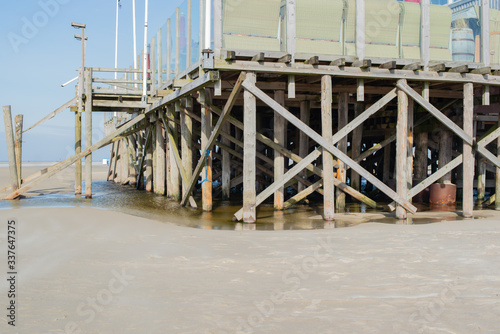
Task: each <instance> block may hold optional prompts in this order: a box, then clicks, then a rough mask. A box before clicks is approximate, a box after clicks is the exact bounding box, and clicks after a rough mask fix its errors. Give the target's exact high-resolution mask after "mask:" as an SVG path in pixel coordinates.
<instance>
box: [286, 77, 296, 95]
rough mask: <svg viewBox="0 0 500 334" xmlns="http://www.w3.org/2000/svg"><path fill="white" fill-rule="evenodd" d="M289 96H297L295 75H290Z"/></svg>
mask: <svg viewBox="0 0 500 334" xmlns="http://www.w3.org/2000/svg"><path fill="white" fill-rule="evenodd" d="M288 98H289V99H294V98H295V75H289V76H288Z"/></svg>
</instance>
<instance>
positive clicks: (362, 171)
mask: <svg viewBox="0 0 500 334" xmlns="http://www.w3.org/2000/svg"><path fill="white" fill-rule="evenodd" d="M243 86H244V87H245V88H246V89H248V90H250V91H251V92H252V94H254V95H255V97H257V98H259V99H260V100H262V101H263V102H264V103H265V104H267V105H268V106H270V107H271V108H272V109H274V110H275V111H278V112H279V113H280V114H281V115H282V116H283V117H285V118H286V119H287V120H288V122H290V123H292V124H293V125H295V126H296V127H297V128H299V129H300V130H301V131H304V132H306V133H307V134H308V136H309V137H310V138H311V139H313V140H314V141H316V142H317V143H318V144H319V145H321V146H322V147H323V148H325V149H327V150H328V152H330V153H332V154H333V155H334V156H336V157H337V158H339V159H341V160H342V161H343V162H344V163H345V164H347V165H348V166H350V167H351V168H352V169H353V170H355V171H357V172H358V173H359V174H360V175H361V176H363V177H364V178H365V179H366V180H367V181H368V182H371V183H372V184H373V185H375V186H376V187H377V188H378V189H379V190H380V191H382V192H384V193H385V194H386V195H388V196H389V197H393V198H394V199H395V200H396V202H398V203H399V204H401V205H403V206H404V207H405V208H406V209H408V210H409V211H411V212H412V213H414V212H416V210H417V208H415V206H413V205H412V204H411V203H409V202H408V201H407V200H406V199H403V198H401V197H400V196H398V195H397V194H396V192H394V191H393V190H392V189H391V188H389V187H388V186H387V185H386V184H384V183H383V182H382V181H380V180H378V179H377V178H375V177H374V176H373V175H371V173H369V172H368V171H366V170H365V169H364V168H362V167H361V166H359V165H358V164H357V163H356V162H355V161H354V160H352V159H351V158H349V157H348V156H347V155H345V154H344V153H342V152H341V151H339V150H338V149H337V148H336V147H335V146H333V145H332V144H331V143H329V142H328V141H326V140H325V139H324V138H322V136H320V135H319V134H317V133H316V132H315V131H314V130H312V129H311V128H310V127H308V126H307V125H305V124H303V123H302V122H301V121H300V120H299V119H298V118H297V117H296V116H295V115H293V114H292V113H290V112H289V111H288V110H286V109H285V108H283V107H282V106H280V105H279V104H278V103H276V101H274V100H273V99H272V98H270V97H269V96H268V95H267V94H266V93H264V92H263V91H261V90H260V89H258V88H257V87H256V86H255V85H252V84H249V83H248V82H246V83H245V82H244V83H243Z"/></svg>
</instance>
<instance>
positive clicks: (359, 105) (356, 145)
mask: <svg viewBox="0 0 500 334" xmlns="http://www.w3.org/2000/svg"><path fill="white" fill-rule="evenodd" d="M363 111H365V103H364V102H356V104H355V106H354V118H356V117H358V116H359V115H361V113H362V112H363ZM362 141H363V124H361V125H359V126H358V127H356V128H355V129H354V130H353V131H352V142H351V144H352V149H351V158H353V159H357V158H358V157H359V156H360V154H361V145H362ZM351 187H352V188H353V189H356V190H358V191H359V190H360V189H361V179H360V176H359V174H358V173H356V171H354V170H351Z"/></svg>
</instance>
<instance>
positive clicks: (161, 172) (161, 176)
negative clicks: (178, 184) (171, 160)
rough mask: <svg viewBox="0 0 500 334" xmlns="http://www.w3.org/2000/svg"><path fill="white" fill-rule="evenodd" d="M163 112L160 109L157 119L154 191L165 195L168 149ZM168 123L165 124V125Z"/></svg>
mask: <svg viewBox="0 0 500 334" xmlns="http://www.w3.org/2000/svg"><path fill="white" fill-rule="evenodd" d="M162 113H164V111H158V114H159V116H160V117H157V119H156V122H155V123H156V124H155V125H156V145H155V156H156V166H155V167H156V168H155V170H154V172H155V176H154V178H153V179H154V192H155V194H157V195H162V196H163V195H165V185H166V172H165V171H166V167H165V162H166V156H165V154H166V151H165V129H164V127H163V124H162V122H161V118H163V117H162V116H163V115H162ZM166 126H167V125H166V124H165V127H166Z"/></svg>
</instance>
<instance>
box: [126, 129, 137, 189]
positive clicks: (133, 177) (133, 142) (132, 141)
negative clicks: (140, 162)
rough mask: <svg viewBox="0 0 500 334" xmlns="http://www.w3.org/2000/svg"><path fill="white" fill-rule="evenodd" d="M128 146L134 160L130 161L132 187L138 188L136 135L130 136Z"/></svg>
mask: <svg viewBox="0 0 500 334" xmlns="http://www.w3.org/2000/svg"><path fill="white" fill-rule="evenodd" d="M127 140H128V146H129V151H130V154H132V156H133V158H134V159H130V160H129V175H130V183H129V184H130V185H131V186H137V176H138V175H137V169H136V160H137V158H136V157H137V142H136V140H135V135H133V134H132V135H130V136H128V137H127Z"/></svg>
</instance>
